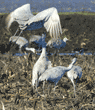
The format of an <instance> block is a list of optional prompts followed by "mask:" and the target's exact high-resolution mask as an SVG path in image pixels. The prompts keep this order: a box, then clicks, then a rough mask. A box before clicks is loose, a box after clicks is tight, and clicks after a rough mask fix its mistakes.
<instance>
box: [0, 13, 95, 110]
mask: <svg viewBox="0 0 95 110" xmlns="http://www.w3.org/2000/svg"><path fill="white" fill-rule="evenodd" d="M6 16H7V15H0V27H1V28H0V46H1V47H0V51H1V53H4V52H6V53H7V52H8V55H7V54H1V53H0V101H2V102H3V103H4V106H5V110H34V109H35V110H44V109H45V110H94V109H95V88H94V87H95V75H94V74H95V56H94V55H89V56H86V55H76V57H77V62H76V64H75V65H78V66H80V67H82V70H83V75H82V78H81V79H80V80H79V81H78V83H77V84H76V97H75V98H74V90H73V85H72V83H71V81H70V80H69V79H68V78H67V76H66V74H65V75H64V76H63V77H62V78H61V80H60V81H59V82H58V84H57V86H58V87H57V88H56V90H55V93H56V96H55V98H54V92H53V87H54V85H53V84H51V86H50V89H49V92H50V94H49V96H48V89H47V87H48V82H47V83H46V86H45V94H46V97H45V98H44V97H42V94H43V90H42V83H40V86H39V87H38V91H39V94H41V96H38V97H37V93H36V92H35V91H33V88H32V86H31V79H32V68H33V65H34V64H35V62H36V61H37V59H38V58H39V56H38V55H35V54H32V53H30V54H28V55H24V56H21V57H19V56H12V54H11V52H14V49H13V50H12V51H8V46H7V44H8V39H9V37H10V36H12V35H13V34H14V33H15V31H16V29H17V26H18V24H17V23H13V24H12V26H11V28H10V31H7V30H6V28H5V18H6ZM60 19H61V24H62V28H66V29H68V31H67V32H65V33H63V34H62V35H61V38H63V37H64V36H66V37H67V38H69V41H67V44H66V47H65V48H64V49H61V50H60V52H71V51H72V50H74V49H76V48H82V47H81V43H85V44H86V45H85V46H84V49H85V50H86V51H88V52H94V50H95V43H94V42H95V38H94V35H95V34H94V29H95V26H94V24H95V19H94V16H87V15H77V14H74V15H61V16H60ZM43 31H45V29H44V28H42V29H39V30H36V31H32V32H30V31H24V32H23V33H22V34H21V36H23V37H25V38H27V39H29V36H30V35H32V34H40V35H41V34H42V33H43ZM49 39H50V36H49V33H47V38H46V42H47V41H48V40H49ZM2 47H3V52H2ZM14 48H16V47H14ZM50 51H51V50H50ZM74 57H75V56H74ZM48 58H49V60H51V62H52V63H53V65H54V66H56V65H63V66H66V67H67V66H68V65H69V64H70V63H71V60H72V58H73V56H69V55H68V56H56V55H53V56H49V57H48ZM0 110H2V104H1V103H0Z"/></svg>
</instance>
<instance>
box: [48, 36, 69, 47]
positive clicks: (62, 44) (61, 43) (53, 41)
mask: <svg viewBox="0 0 95 110" xmlns="http://www.w3.org/2000/svg"><path fill="white" fill-rule="evenodd" d="M67 40H68V39H67V38H66V37H65V38H64V39H63V40H61V39H58V43H57V41H56V39H54V38H52V39H51V40H49V41H48V43H47V46H49V47H50V48H53V47H54V48H57V49H60V48H64V47H65V46H66V41H67Z"/></svg>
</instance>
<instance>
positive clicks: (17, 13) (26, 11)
mask: <svg viewBox="0 0 95 110" xmlns="http://www.w3.org/2000/svg"><path fill="white" fill-rule="evenodd" d="M31 17H33V14H32V13H31V10H30V4H25V5H23V6H21V7H19V8H17V9H16V10H14V11H13V12H11V13H10V14H9V15H8V16H7V18H6V26H7V29H9V28H10V26H11V24H12V23H13V22H14V21H17V22H18V24H24V23H25V22H26V21H27V20H29V19H30V18H31Z"/></svg>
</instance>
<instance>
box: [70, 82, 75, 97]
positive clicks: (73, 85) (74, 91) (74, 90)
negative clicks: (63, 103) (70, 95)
mask: <svg viewBox="0 0 95 110" xmlns="http://www.w3.org/2000/svg"><path fill="white" fill-rule="evenodd" d="M71 81H72V83H73V86H74V97H75V96H76V91H75V84H74V81H73V80H71Z"/></svg>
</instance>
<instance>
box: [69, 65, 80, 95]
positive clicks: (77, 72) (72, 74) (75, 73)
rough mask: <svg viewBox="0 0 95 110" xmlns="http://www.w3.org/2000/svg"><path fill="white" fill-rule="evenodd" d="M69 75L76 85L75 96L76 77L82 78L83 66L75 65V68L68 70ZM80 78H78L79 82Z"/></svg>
mask: <svg viewBox="0 0 95 110" xmlns="http://www.w3.org/2000/svg"><path fill="white" fill-rule="evenodd" d="M67 77H68V78H69V79H70V80H71V82H72V83H73V86H74V96H75V95H76V94H75V84H74V79H77V78H79V79H80V78H81V77H82V68H81V67H80V66H73V68H72V69H71V70H70V71H68V72H67ZM77 81H78V79H77V80H76V83H77Z"/></svg>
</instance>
